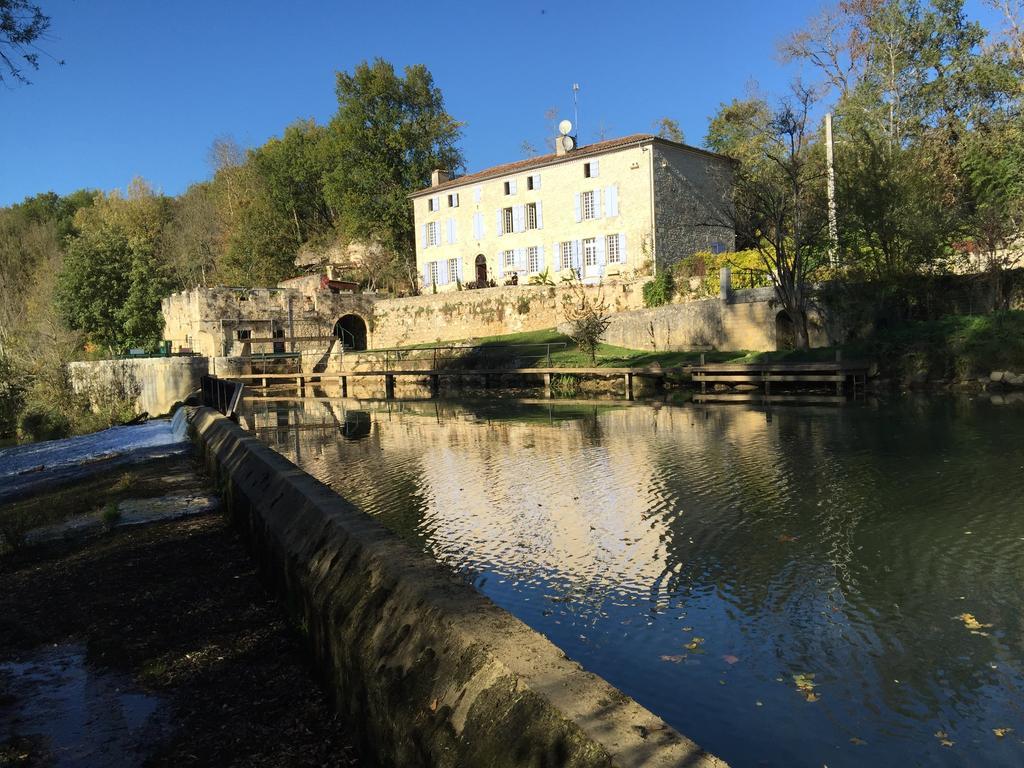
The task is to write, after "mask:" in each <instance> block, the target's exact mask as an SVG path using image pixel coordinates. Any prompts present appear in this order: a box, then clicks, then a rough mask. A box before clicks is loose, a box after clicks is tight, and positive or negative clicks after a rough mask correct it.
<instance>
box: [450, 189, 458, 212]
mask: <svg viewBox="0 0 1024 768" xmlns="http://www.w3.org/2000/svg"><path fill="white" fill-rule="evenodd" d="M448 207H449V208H458V207H459V193H458V192H456V193H454V194H451V195H448Z"/></svg>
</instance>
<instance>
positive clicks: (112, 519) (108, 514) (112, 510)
mask: <svg viewBox="0 0 1024 768" xmlns="http://www.w3.org/2000/svg"><path fill="white" fill-rule="evenodd" d="M100 517H101V519H102V520H103V527H104V528H106V529H107V530H110V529H111V528H113V527H114V526H115V525H117V524H118V522H119V521H120V520H121V510H119V509H118V508H117V502H116V501H111V502H108V503H107V506H105V507H104V508H103V514H102V515H101V516H100Z"/></svg>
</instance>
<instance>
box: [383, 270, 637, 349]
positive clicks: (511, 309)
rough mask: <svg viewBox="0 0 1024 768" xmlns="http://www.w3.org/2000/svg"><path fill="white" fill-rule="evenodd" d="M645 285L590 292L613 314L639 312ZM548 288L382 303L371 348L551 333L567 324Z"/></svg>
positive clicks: (556, 291)
mask: <svg viewBox="0 0 1024 768" xmlns="http://www.w3.org/2000/svg"><path fill="white" fill-rule="evenodd" d="M645 282H646V279H644V280H637V281H632V282H626V281H623V282H610V283H606V284H605V285H603V286H601V287H588V288H587V289H586V290H587V291H589V292H590V293H592V294H593V295H597V294H599V293H600V294H601V295H603V296H604V299H605V301H606V302H607V304H608V306H609V308H610V309H611V310H612V311H613V312H626V311H629V310H633V309H637V308H639V307H642V306H643V304H644V301H643V285H644V283H645ZM566 291H567V289H565V288H555V287H552V286H524V285H519V286H507V287H503V288H483V289H480V290H474V291H460V292H455V293H444V294H440V293H439V294H425V295H423V296H414V297H409V298H405V299H382V300H380V301H378V302H377V304H376V306H375V308H374V310H375V311H374V328H373V346H375V347H376V348H378V349H383V348H387V347H397V346H403V345H407V344H424V343H429V342H437V341H452V340H462V339H471V338H480V337H483V336H498V335H501V334H506V333H518V332H521V331H536V330H541V329H544V328H554V327H555V326H557V325H558V324H559V323H560V322H562V321H563V320H564V319H565V318H564V316H563V314H562V296H564V295H565V292H566Z"/></svg>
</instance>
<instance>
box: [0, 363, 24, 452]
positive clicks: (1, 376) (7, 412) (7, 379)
mask: <svg viewBox="0 0 1024 768" xmlns="http://www.w3.org/2000/svg"><path fill="white" fill-rule="evenodd" d="M24 395H25V393H24V390H23V388H22V386H21V384H19V382H18V377H17V371H16V370H15V368H14V365H13V363H12V362H11V360H10V358H9V357H8V356H7V355H5V354H4V353H3V351H2V350H0V440H4V439H8V438H11V437H14V435H15V434H16V431H17V424H18V413H19V412H20V411H21V408H22V405H23V403H24Z"/></svg>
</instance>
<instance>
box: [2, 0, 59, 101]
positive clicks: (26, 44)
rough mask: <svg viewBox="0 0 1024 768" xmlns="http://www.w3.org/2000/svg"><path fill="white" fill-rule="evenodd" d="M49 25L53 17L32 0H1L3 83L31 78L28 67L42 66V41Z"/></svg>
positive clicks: (36, 67)
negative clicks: (27, 72)
mask: <svg viewBox="0 0 1024 768" xmlns="http://www.w3.org/2000/svg"><path fill="white" fill-rule="evenodd" d="M49 28H50V17H49V16H47V15H46V14H45V13H43V10H42V8H40V7H39V6H38V5H36V4H35V3H33V2H31V1H30V0H0V84H2V83H4V82H5V79H6V78H11V79H12V80H16V81H17V82H20V83H26V84H28V83H29V82H30V81H29V79H28V77H27V76H26V75H25V68H26V67H28V68H29V69H32V70H36V69H39V54H40V53H41V51H40V50H39V47H38V42H39V41H40V40H41V39H43V37H44V36H45V35H46V32H47V30H49Z"/></svg>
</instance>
